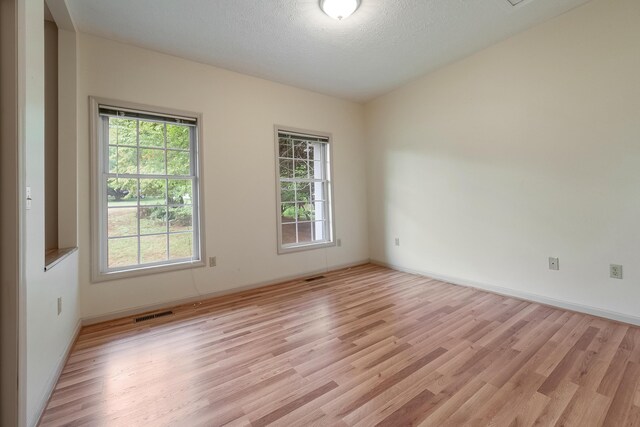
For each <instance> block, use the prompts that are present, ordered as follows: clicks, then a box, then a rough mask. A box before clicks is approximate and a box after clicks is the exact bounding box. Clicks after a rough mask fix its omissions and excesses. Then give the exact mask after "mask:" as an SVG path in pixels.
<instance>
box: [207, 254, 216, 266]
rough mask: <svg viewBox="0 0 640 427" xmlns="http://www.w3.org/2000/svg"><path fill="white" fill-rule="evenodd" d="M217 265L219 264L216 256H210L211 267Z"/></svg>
mask: <svg viewBox="0 0 640 427" xmlns="http://www.w3.org/2000/svg"><path fill="white" fill-rule="evenodd" d="M216 265H218V260H216V257H214V256H212V257H209V267H215V266H216Z"/></svg>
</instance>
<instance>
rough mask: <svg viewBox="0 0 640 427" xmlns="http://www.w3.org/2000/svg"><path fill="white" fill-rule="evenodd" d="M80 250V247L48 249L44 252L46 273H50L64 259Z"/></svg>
mask: <svg viewBox="0 0 640 427" xmlns="http://www.w3.org/2000/svg"><path fill="white" fill-rule="evenodd" d="M77 250H78V247H77V246H76V247H73V248H55V249H47V250H46V251H44V271H49V270H51V269H52V268H53V267H55V266H56V265H58V264H59V263H60V262H61V261H62V260H63V259H65V258H66V257H68V256H69V255H71V254H72V253H74V252H75V251H77Z"/></svg>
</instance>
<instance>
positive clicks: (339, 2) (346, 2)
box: [320, 0, 360, 20]
mask: <svg viewBox="0 0 640 427" xmlns="http://www.w3.org/2000/svg"><path fill="white" fill-rule="evenodd" d="M358 7H360V0H320V9H322V11H323V12H324V13H326V14H327V15H329V16H330V17H332V18H333V19H337V20H343V19H345V18H348V17H349V16H351V15H353V12H355V11H356V10H358Z"/></svg>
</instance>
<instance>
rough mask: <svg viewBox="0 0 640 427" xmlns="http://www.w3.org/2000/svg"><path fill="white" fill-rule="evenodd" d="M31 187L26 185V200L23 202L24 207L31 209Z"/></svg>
mask: <svg viewBox="0 0 640 427" xmlns="http://www.w3.org/2000/svg"><path fill="white" fill-rule="evenodd" d="M32 200H33V199H32V197H31V187H27V202H26V203H25V209H31V201H32Z"/></svg>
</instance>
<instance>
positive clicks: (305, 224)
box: [276, 127, 334, 253]
mask: <svg viewBox="0 0 640 427" xmlns="http://www.w3.org/2000/svg"><path fill="white" fill-rule="evenodd" d="M276 152H277V161H276V169H277V177H278V196H277V199H278V203H277V205H278V208H277V217H278V252H279V253H287V252H292V251H297V250H301V249H312V248H318V247H326V246H332V245H333V234H334V233H333V218H332V205H331V199H332V189H331V167H330V158H331V156H330V136H328V135H317V134H312V133H306V132H297V131H296V132H294V131H290V130H285V129H281V128H277V127H276Z"/></svg>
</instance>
